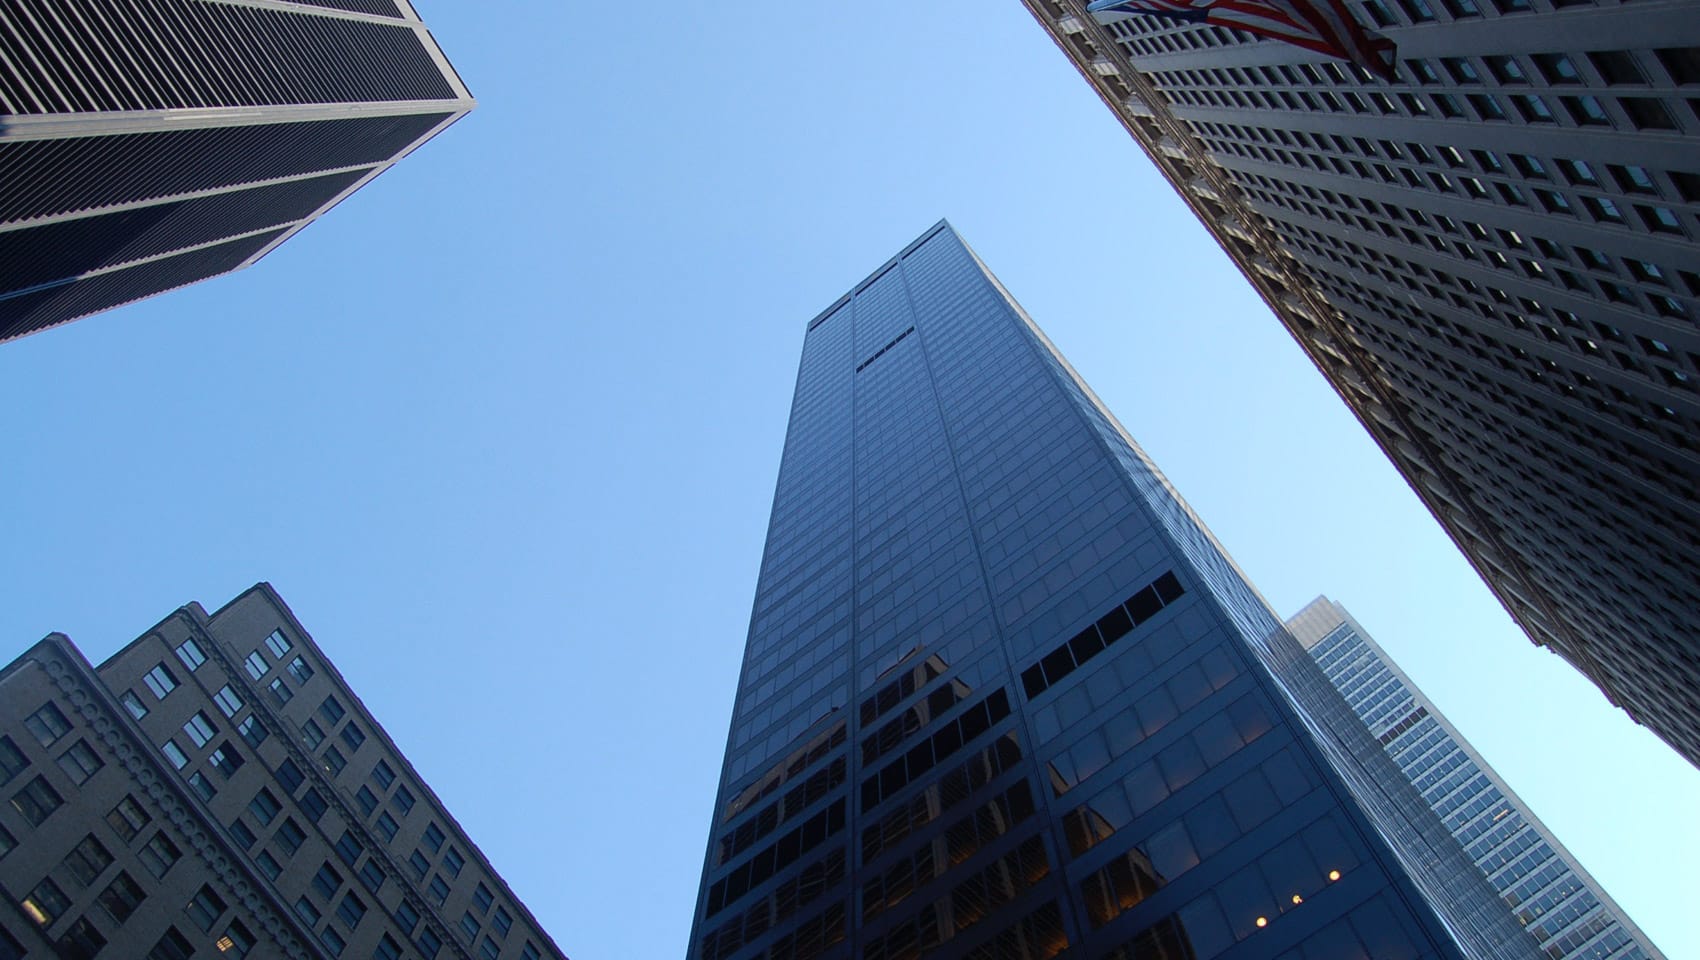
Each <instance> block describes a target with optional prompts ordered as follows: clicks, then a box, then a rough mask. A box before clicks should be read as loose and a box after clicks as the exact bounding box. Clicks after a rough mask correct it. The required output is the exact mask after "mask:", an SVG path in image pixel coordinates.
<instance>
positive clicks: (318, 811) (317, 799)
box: [299, 787, 329, 823]
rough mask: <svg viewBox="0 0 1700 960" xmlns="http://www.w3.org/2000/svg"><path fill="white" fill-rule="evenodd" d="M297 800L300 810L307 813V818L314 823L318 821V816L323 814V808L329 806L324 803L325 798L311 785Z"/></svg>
mask: <svg viewBox="0 0 1700 960" xmlns="http://www.w3.org/2000/svg"><path fill="white" fill-rule="evenodd" d="M299 802H300V804H301V811H302V812H303V813H305V814H307V818H308V819H310V820H312V821H313V822H314V823H318V822H319V818H320V817H322V816H324V815H325V810H326V809H327V807H328V806H329V805H328V804H326V803H325V798H324V797H321V796H319V791H317V790H315V789H313V788H312V787H308V788H307V792H306V793H303V794H302V795H301V800H300V801H299Z"/></svg>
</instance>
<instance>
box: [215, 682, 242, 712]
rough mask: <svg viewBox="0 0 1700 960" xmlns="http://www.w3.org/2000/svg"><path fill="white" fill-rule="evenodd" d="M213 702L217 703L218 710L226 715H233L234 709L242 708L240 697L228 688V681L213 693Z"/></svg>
mask: <svg viewBox="0 0 1700 960" xmlns="http://www.w3.org/2000/svg"><path fill="white" fill-rule="evenodd" d="M213 703H216V704H218V708H219V710H221V711H223V712H224V715H225V716H226V717H234V716H236V711H238V710H240V709H242V698H241V697H239V696H237V695H236V691H235V690H232V689H230V684H228V683H227V684H225V685H224V686H222V687H220V688H219V689H218V692H217V693H215V694H213Z"/></svg>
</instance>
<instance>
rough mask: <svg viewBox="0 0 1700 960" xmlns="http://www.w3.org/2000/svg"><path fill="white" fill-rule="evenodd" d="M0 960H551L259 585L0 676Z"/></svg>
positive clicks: (503, 888)
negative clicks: (103, 653)
mask: <svg viewBox="0 0 1700 960" xmlns="http://www.w3.org/2000/svg"><path fill="white" fill-rule="evenodd" d="M0 796H3V797H4V798H5V800H6V801H7V802H6V803H5V804H4V805H0V891H3V894H4V895H3V899H4V901H5V903H4V905H3V906H0V958H4V960H12V958H20V957H24V956H31V957H36V956H58V957H61V958H64V960H89V958H95V957H100V958H111V960H118V958H128V957H145V958H147V960H187V958H190V957H196V958H211V957H243V956H249V957H255V958H272V957H286V958H291V960H319V958H329V957H338V956H344V957H358V958H360V960H366V958H368V957H370V958H374V960H399V958H402V957H406V958H409V960H418V958H424V960H434V958H455V960H544V958H552V960H563V955H562V953H561V952H560V950H559V949H557V948H556V947H555V945H554V943H553V941H551V940H550V939H549V937H548V935H547V934H545V933H544V932H543V929H542V928H541V927H539V926H538V924H537V921H536V920H535V919H534V918H533V917H532V916H531V914H530V912H528V911H527V910H526V909H525V906H524V904H522V903H520V901H519V900H518V899H517V898H516V897H515V896H514V894H513V891H512V890H510V889H508V886H507V884H505V883H503V882H502V878H501V877H500V876H499V875H497V873H496V871H495V869H494V868H493V867H491V865H490V863H489V862H488V861H487V860H486V859H485V858H484V856H483V854H481V853H480V852H479V850H478V847H477V846H476V845H475V844H474V843H473V842H472V841H471V839H470V838H468V837H467V835H466V833H465V832H464V831H462V830H461V828H460V826H459V825H458V824H457V823H456V822H455V820H454V818H453V817H452V816H450V815H449V813H448V811H447V810H445V809H444V808H443V805H442V803H441V802H440V801H438V799H437V797H436V795H435V794H433V793H432V792H431V788H430V787H429V786H428V785H427V784H426V783H425V781H424V780H422V779H421V778H420V777H419V775H418V773H417V771H415V770H414V769H413V767H412V765H410V764H409V763H408V762H407V759H406V758H405V757H403V756H402V755H401V752H400V751H399V750H397V749H396V746H395V744H394V743H392V742H391V741H390V738H389V736H388V735H387V734H385V732H384V730H383V728H382V727H381V726H379V725H378V722H377V721H376V720H375V719H373V717H372V716H371V715H370V714H369V713H367V712H366V709H365V707H364V706H363V705H362V704H361V702H360V699H359V698H358V697H356V696H355V694H354V692H353V691H352V690H350V689H349V688H348V685H347V684H346V683H344V682H343V679H342V677H341V675H340V674H338V673H337V670H336V667H335V666H333V665H332V664H331V662H330V661H329V660H328V659H326V658H325V655H324V652H323V651H322V650H320V649H319V647H318V645H317V644H316V643H314V642H313V639H312V638H311V637H309V636H308V635H307V631H306V630H305V629H303V628H302V627H301V625H300V623H299V622H297V621H296V619H295V617H294V615H293V614H292V613H290V611H289V608H288V607H286V606H284V604H283V601H282V600H281V599H280V598H279V597H278V596H277V594H276V593H275V592H274V591H273V590H272V589H271V587H270V586H269V585H267V584H260V585H258V586H255V587H254V588H252V589H250V590H249V591H247V592H246V593H244V594H242V595H241V596H240V597H237V598H236V599H235V600H233V601H231V602H230V603H229V604H228V605H226V606H225V607H224V608H222V609H220V610H218V611H217V612H215V613H213V614H212V615H210V616H209V615H208V614H207V613H206V611H204V610H203V609H202V608H201V607H200V605H199V604H190V605H188V606H186V607H183V608H182V609H180V610H178V611H177V612H176V613H174V614H172V615H171V616H170V617H167V618H166V619H165V620H163V621H161V622H160V623H159V624H157V625H156V626H154V627H153V628H152V629H151V630H149V631H148V632H147V633H146V634H144V635H143V636H142V637H141V638H140V639H138V640H136V641H135V642H134V643H132V644H130V645H129V646H127V647H125V648H124V649H123V650H121V651H119V652H118V653H117V654H116V655H114V656H113V657H112V658H111V659H110V660H107V661H106V662H105V663H103V664H101V665H100V666H99V667H98V668H97V667H92V666H90V664H89V663H88V661H87V660H85V659H84V658H83V656H82V654H81V653H79V652H78V651H77V649H76V647H74V646H72V644H71V642H70V641H69V640H67V639H66V638H65V637H64V636H63V635H60V634H54V635H51V636H49V637H47V638H46V639H45V640H42V641H41V642H40V643H38V644H36V645H35V646H34V647H32V648H30V649H29V650H28V651H26V652H25V653H24V655H23V656H21V657H19V658H18V659H17V660H15V661H13V662H12V663H11V664H9V665H8V666H7V667H6V668H5V669H4V671H0Z"/></svg>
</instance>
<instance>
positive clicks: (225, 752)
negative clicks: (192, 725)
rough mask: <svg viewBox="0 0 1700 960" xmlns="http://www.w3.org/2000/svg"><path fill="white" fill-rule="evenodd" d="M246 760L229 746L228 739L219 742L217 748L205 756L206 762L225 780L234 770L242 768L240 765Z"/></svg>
mask: <svg viewBox="0 0 1700 960" xmlns="http://www.w3.org/2000/svg"><path fill="white" fill-rule="evenodd" d="M247 762H248V761H246V760H244V759H242V754H240V753H237V752H236V748H235V747H233V746H231V745H230V742H229V741H226V742H224V743H221V744H219V745H218V749H217V750H214V751H213V752H212V755H211V756H209V757H207V763H208V764H210V765H211V766H212V768H213V769H214V770H217V771H218V772H219V775H220V776H222V777H224V779H226V780H229V779H230V778H231V776H232V775H233V774H235V773H236V771H238V770H240V769H242V765H243V764H244V763H247Z"/></svg>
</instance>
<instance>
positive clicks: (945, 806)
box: [690, 223, 1535, 960]
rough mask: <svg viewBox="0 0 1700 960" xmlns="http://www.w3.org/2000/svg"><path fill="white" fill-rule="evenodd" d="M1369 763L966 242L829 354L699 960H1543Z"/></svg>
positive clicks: (1275, 628) (1277, 635) (720, 842)
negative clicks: (1367, 959)
mask: <svg viewBox="0 0 1700 960" xmlns="http://www.w3.org/2000/svg"><path fill="white" fill-rule="evenodd" d="M1305 667H1308V668H1309V670H1310V672H1311V676H1309V677H1307V676H1305V675H1304V673H1303V668H1305ZM1271 670H1277V671H1279V672H1280V674H1281V675H1282V677H1283V679H1282V681H1281V682H1280V683H1277V682H1276V681H1275V680H1274V675H1273V674H1272V673H1271V672H1270V671H1271ZM1312 680H1314V682H1311V681H1312ZM1286 688H1293V689H1294V691H1295V692H1294V693H1293V694H1291V695H1289V694H1288V693H1286V692H1284V690H1285V689H1286ZM1319 690H1321V691H1325V692H1326V695H1327V696H1325V697H1318V696H1316V695H1315V694H1316V692H1317V691H1319ZM1289 696H1291V697H1292V699H1289ZM1327 697H1332V701H1331V703H1332V706H1330V702H1329V701H1328V700H1327ZM1295 700H1302V701H1304V702H1306V703H1307V709H1306V710H1305V711H1303V712H1301V710H1300V709H1299V708H1298V707H1296V706H1295V705H1294V702H1295ZM1311 707H1314V708H1315V712H1313V711H1312V710H1311V709H1310V708H1311ZM1330 710H1333V711H1334V713H1335V714H1338V715H1340V716H1344V717H1346V718H1347V719H1350V720H1351V728H1350V729H1351V730H1355V731H1356V737H1357V738H1358V741H1359V742H1358V743H1356V744H1352V743H1348V742H1347V741H1345V740H1339V739H1336V737H1337V731H1346V732H1347V734H1348V736H1349V735H1350V731H1348V730H1347V728H1346V727H1345V725H1343V724H1340V723H1339V722H1338V719H1339V717H1338V716H1329V715H1328V711H1330ZM1360 758H1361V759H1362V760H1363V761H1364V763H1366V764H1367V766H1362V767H1359V766H1356V764H1357V763H1358V761H1359V759H1360ZM1377 760H1379V762H1380V763H1381V764H1383V765H1385V766H1388V767H1389V768H1390V764H1389V762H1388V761H1387V759H1386V757H1385V755H1384V754H1382V753H1381V752H1380V750H1379V749H1376V748H1375V746H1374V744H1373V742H1371V741H1370V740H1369V738H1368V736H1367V734H1365V733H1363V729H1362V725H1361V724H1357V723H1356V721H1355V719H1353V718H1351V717H1350V713H1349V710H1347V708H1346V706H1345V703H1344V701H1343V700H1341V699H1340V697H1339V695H1338V694H1337V693H1334V692H1333V690H1332V688H1331V687H1328V686H1327V681H1326V680H1325V679H1323V678H1322V677H1321V674H1320V672H1318V671H1316V668H1315V665H1314V664H1312V663H1311V662H1310V660H1309V658H1308V657H1306V656H1305V655H1304V652H1303V651H1302V650H1301V649H1299V647H1298V646H1297V644H1296V643H1294V642H1293V641H1292V639H1291V638H1290V637H1288V636H1286V635H1285V633H1284V632H1283V630H1282V626H1281V622H1280V620H1279V619H1278V618H1276V617H1275V616H1274V615H1273V614H1272V613H1271V612H1270V611H1269V610H1268V608H1267V607H1266V606H1265V605H1264V604H1263V602H1262V601H1261V600H1260V599H1259V598H1258V597H1257V595H1256V594H1255V592H1254V591H1253V590H1252V589H1251V588H1250V587H1249V586H1248V585H1247V584H1246V582H1245V581H1244V580H1243V579H1242V578H1241V577H1240V576H1239V574H1238V572H1237V570H1236V569H1235V568H1234V567H1233V565H1232V562H1231V561H1229V560H1228V558H1227V557H1226V556H1225V555H1224V554H1223V552H1222V551H1221V549H1220V547H1219V546H1218V545H1217V544H1216V543H1215V541H1214V540H1213V539H1211V537H1210V536H1209V534H1208V533H1207V532H1206V531H1205V530H1204V528H1203V526H1202V525H1201V524H1200V523H1199V522H1198V521H1197V520H1196V518H1194V517H1193V516H1192V514H1191V513H1190V512H1189V511H1188V510H1187V508H1186V506H1185V504H1184V503H1183V502H1182V501H1181V500H1180V499H1179V497H1178V496H1177V495H1176V494H1175V493H1174V492H1173V491H1172V490H1171V489H1170V488H1169V487H1168V485H1167V484H1166V482H1165V481H1164V480H1163V478H1162V476H1161V475H1160V474H1159V473H1157V471H1156V469H1155V468H1154V467H1153V466H1152V465H1151V464H1150V463H1149V461H1147V460H1146V459H1145V457H1144V455H1143V453H1141V452H1140V450H1139V449H1138V447H1136V446H1135V445H1134V444H1133V442H1132V441H1131V440H1130V439H1129V438H1128V436H1127V434H1126V433H1125V432H1124V431H1123V430H1122V429H1121V427H1120V426H1119V425H1118V424H1117V423H1116V421H1115V420H1114V419H1113V418H1112V417H1111V416H1110V415H1109V413H1108V412H1107V411H1105V410H1104V409H1103V407H1102V405H1100V404H1099V403H1098V402H1097V401H1096V399H1095V398H1094V397H1093V396H1092V394H1091V393H1090V392H1089V391H1088V390H1087V389H1086V387H1085V385H1084V384H1083V383H1082V382H1081V381H1080V380H1079V379H1078V378H1077V377H1076V376H1075V374H1074V373H1073V371H1072V370H1071V369H1070V368H1069V367H1068V365H1067V364H1066V363H1065V362H1064V361H1063V360H1062V358H1061V357H1060V356H1059V355H1058V354H1057V353H1056V352H1055V351H1054V350H1053V349H1052V347H1051V346H1050V344H1049V342H1048V341H1047V340H1046V339H1045V338H1044V336H1043V335H1042V334H1041V333H1040V332H1039V330H1038V329H1037V327H1035V326H1033V325H1032V323H1031V322H1030V321H1029V320H1028V318H1027V317H1026V315H1025V314H1024V313H1023V312H1022V311H1021V310H1020V308H1019V307H1017V306H1016V305H1015V303H1014V302H1013V301H1012V300H1011V299H1010V298H1009V296H1008V295H1007V294H1006V293H1005V292H1004V290H1003V289H1002V287H1001V286H999V285H998V283H997V281H996V280H995V279H994V278H993V277H992V276H991V275H990V274H989V273H988V272H987V271H986V270H985V268H984V267H983V266H982V265H981V264H980V263H979V261H978V260H977V259H976V258H975V256H974V255H973V254H972V253H971V252H970V251H969V250H968V248H967V247H966V246H965V245H964V244H963V243H962V241H961V240H960V239H959V238H958V237H957V235H956V233H955V232H954V231H953V230H951V229H950V227H949V226H948V225H946V224H942V223H941V224H939V225H938V226H936V227H934V228H933V229H931V230H929V231H928V232H927V233H926V234H924V235H923V236H922V237H921V238H920V239H918V240H916V241H915V242H914V243H912V244H910V245H909V246H908V247H907V248H905V249H904V250H903V252H902V253H900V254H899V255H898V256H897V257H895V258H893V259H892V260H891V261H890V262H888V263H886V264H885V265H884V266H882V267H881V268H880V269H878V270H876V271H875V272H874V273H873V275H871V276H870V277H868V278H867V279H866V280H864V281H862V282H861V283H859V284H857V285H856V287H855V288H854V289H853V290H852V291H851V292H850V293H848V294H846V295H845V296H843V297H841V298H840V299H839V300H838V301H837V302H836V303H834V304H833V305H832V306H831V307H829V308H828V309H827V310H826V311H825V312H823V313H822V314H820V315H819V316H818V317H816V318H815V319H814V320H812V321H811V322H810V323H809V324H808V328H807V333H806V336H805V340H804V347H803V358H802V363H801V367H800V369H799V372H798V376H797V386H796V394H795V399H794V400H793V403H792V408H791V422H790V427H789V430H788V433H787V436H786V441H785V450H784V456H783V459H782V462H781V465H780V468H779V479H778V489H777V492H776V493H775V497H774V504H773V513H772V520H771V524H770V526H769V528H768V537H767V545H766V551H765V555H764V557H763V560H762V565H761V573H760V576H759V579H758V583H757V587H756V598H755V605H754V610H753V612H752V615H751V623H750V632H749V638H748V643H747V646H746V649H745V655H744V665H743V671H742V676H741V678H740V680H739V687H738V695H737V699H736V705H735V707H734V709H733V718H732V725H731V732H730V735H729V737H728V743H727V750H726V759H725V767H724V771H723V773H722V778H721V783H720V790H719V796H718V799H717V800H716V803H715V808H714V813H713V818H712V826H711V829H710V839H709V845H708V851H707V855H706V863H705V866H704V870H703V882H702V888H701V892H700V894H699V898H698V903H697V908H696V916H695V928H694V930H693V933H692V940H691V944H690V955H691V956H692V957H695V958H699V960H752V958H767V960H777V958H781V957H783V958H858V960H898V958H912V957H919V956H923V955H924V956H926V957H930V958H988V960H990V958H1050V957H1059V956H1063V955H1065V954H1066V955H1067V956H1069V957H1079V958H1086V957H1091V958H1102V957H1114V958H1123V960H1131V958H1148V957H1168V958H1181V957H1186V958H1191V960H1212V958H1214V957H1217V956H1221V957H1224V958H1232V960H1249V958H1254V957H1276V956H1280V957H1283V958H1294V960H1297V958H1301V957H1302V958H1305V960H1324V958H1348V957H1364V956H1369V955H1372V954H1373V955H1374V956H1375V957H1384V958H1395V957H1397V958H1407V960H1408V958H1416V957H1457V956H1473V957H1521V956H1533V955H1535V954H1534V942H1533V941H1532V940H1531V939H1529V938H1528V936H1527V935H1525V934H1524V933H1523V932H1522V930H1521V929H1520V928H1518V927H1517V926H1516V924H1515V923H1513V922H1512V921H1511V917H1510V914H1509V912H1508V911H1505V910H1504V909H1503V908H1502V907H1500V905H1499V904H1498V902H1497V901H1496V900H1494V898H1493V894H1492V891H1491V890H1489V889H1488V888H1487V887H1486V885H1485V882H1484V881H1483V880H1482V878H1481V876H1480V874H1479V873H1477V872H1476V871H1475V870H1474V868H1473V866H1472V865H1471V864H1470V863H1469V862H1468V861H1467V860H1465V859H1464V856H1463V851H1462V850H1461V849H1460V848H1459V847H1458V845H1457V843H1456V841H1454V840H1452V839H1451V838H1450V837H1449V836H1446V835H1445V834H1444V831H1442V830H1441V827H1440V824H1439V822H1438V821H1437V820H1436V819H1435V818H1434V816H1433V814H1432V813H1430V812H1429V811H1428V810H1427V809H1426V808H1425V807H1422V805H1421V803H1420V800H1418V798H1417V797H1416V795H1415V792H1414V791H1412V790H1411V789H1410V787H1409V785H1408V784H1405V783H1403V781H1399V780H1398V777H1397V775H1396V774H1394V773H1391V772H1389V773H1387V774H1386V775H1385V776H1384V777H1383V776H1381V775H1380V774H1381V771H1380V769H1379V768H1376V767H1375V766H1374V764H1375V762H1377ZM1337 768H1339V769H1341V770H1344V771H1347V772H1346V773H1341V772H1336V769H1337ZM1395 781H1397V783H1394V782H1395ZM1378 783H1387V784H1392V785H1393V786H1395V787H1397V788H1398V789H1403V790H1404V791H1405V793H1404V795H1399V794H1398V790H1397V789H1395V790H1392V791H1391V792H1387V791H1381V792H1378V791H1379V790H1380V788H1379V787H1378ZM1354 795H1357V796H1358V797H1359V798H1360V800H1361V801H1362V805H1361V806H1360V804H1359V803H1355V802H1353V800H1352V797H1353V796H1354ZM1424 816H1426V817H1427V820H1426V821H1425V820H1424ZM1383 834H1385V835H1386V836H1387V837H1389V838H1391V839H1392V842H1393V844H1394V845H1395V846H1397V847H1399V849H1400V851H1401V852H1400V853H1399V854H1396V853H1395V852H1394V850H1393V849H1392V848H1390V846H1389V844H1388V842H1387V841H1385V840H1384V839H1383ZM1437 841H1438V842H1437ZM1402 860H1403V861H1404V862H1403V863H1402ZM1484 903H1485V904H1487V905H1488V906H1490V907H1493V908H1498V909H1497V910H1494V909H1489V910H1483V909H1481V906H1482V904H1484ZM1437 911H1439V913H1437ZM1441 915H1444V917H1445V922H1444V924H1443V923H1442V921H1441V919H1440V916H1441ZM1448 927H1450V928H1451V930H1452V931H1453V932H1454V933H1455V934H1456V935H1457V936H1458V938H1459V940H1460V943H1459V944H1455V943H1454V942H1453V940H1452V939H1451V937H1449V935H1448V933H1447V929H1448Z"/></svg>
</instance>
